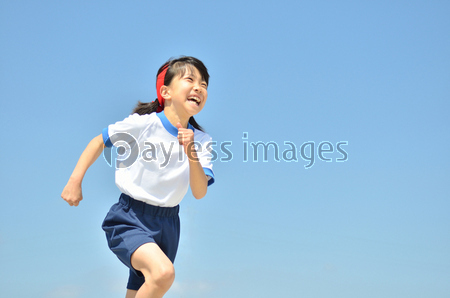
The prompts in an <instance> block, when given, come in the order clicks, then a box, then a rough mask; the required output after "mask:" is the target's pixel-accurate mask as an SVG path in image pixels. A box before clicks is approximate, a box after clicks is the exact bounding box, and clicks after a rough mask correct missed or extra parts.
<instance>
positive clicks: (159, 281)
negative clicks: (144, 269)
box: [152, 264, 175, 289]
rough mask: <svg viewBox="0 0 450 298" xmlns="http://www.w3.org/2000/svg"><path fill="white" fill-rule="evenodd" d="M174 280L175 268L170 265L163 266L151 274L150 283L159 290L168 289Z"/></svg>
mask: <svg viewBox="0 0 450 298" xmlns="http://www.w3.org/2000/svg"><path fill="white" fill-rule="evenodd" d="M174 280H175V268H174V267H173V265H172V264H170V265H166V266H163V267H161V268H159V269H158V270H157V271H155V272H153V273H152V281H153V282H154V283H155V285H156V286H157V287H158V288H161V289H169V288H170V286H172V283H173V281H174Z"/></svg>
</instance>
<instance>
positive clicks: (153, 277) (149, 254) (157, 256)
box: [127, 243, 175, 298]
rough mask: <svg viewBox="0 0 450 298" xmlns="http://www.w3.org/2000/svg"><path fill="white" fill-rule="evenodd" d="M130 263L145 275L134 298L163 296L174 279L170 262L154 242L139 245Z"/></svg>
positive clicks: (173, 271)
mask: <svg viewBox="0 0 450 298" xmlns="http://www.w3.org/2000/svg"><path fill="white" fill-rule="evenodd" d="M131 265H132V266H133V268H134V269H136V270H139V271H141V272H142V274H144V277H145V283H144V284H143V285H142V287H141V288H140V289H139V290H138V291H137V293H136V296H135V297H136V298H144V297H148V298H150V297H152V298H154V297H163V296H164V294H165V293H166V292H167V291H168V290H169V289H170V286H172V283H173V281H174V279H175V270H174V267H173V264H172V262H171V261H170V260H169V258H168V257H167V256H166V255H165V254H164V252H163V251H162V250H161V249H160V248H159V247H158V245H156V244H155V243H146V244H144V245H142V246H140V247H139V248H138V249H137V250H136V251H135V252H134V253H133V254H132V255H131ZM128 291H130V290H128ZM130 294H131V293H130ZM127 295H128V292H127ZM130 297H132V296H130Z"/></svg>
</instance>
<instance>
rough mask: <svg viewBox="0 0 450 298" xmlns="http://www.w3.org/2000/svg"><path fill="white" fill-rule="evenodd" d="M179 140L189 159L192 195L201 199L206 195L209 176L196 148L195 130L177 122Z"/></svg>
mask: <svg viewBox="0 0 450 298" xmlns="http://www.w3.org/2000/svg"><path fill="white" fill-rule="evenodd" d="M177 128H178V140H179V142H180V144H181V145H183V148H184V152H185V153H186V155H187V156H188V160H189V183H190V185H191V190H192V195H193V196H194V197H195V198H196V199H197V200H200V199H201V198H203V197H204V196H205V195H206V192H207V189H208V178H207V177H206V175H205V171H204V170H203V167H202V165H201V164H200V161H199V159H198V156H197V151H195V148H194V146H193V145H194V132H193V131H192V130H191V129H187V128H183V127H182V126H181V124H179V123H178V124H177Z"/></svg>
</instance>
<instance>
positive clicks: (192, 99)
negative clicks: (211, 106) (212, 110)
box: [187, 96, 200, 106]
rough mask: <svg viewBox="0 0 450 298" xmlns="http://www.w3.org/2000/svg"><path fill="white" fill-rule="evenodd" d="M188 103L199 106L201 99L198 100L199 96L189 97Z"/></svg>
mask: <svg viewBox="0 0 450 298" xmlns="http://www.w3.org/2000/svg"><path fill="white" fill-rule="evenodd" d="M187 100H188V101H190V102H193V103H195V104H196V105H197V106H199V105H200V98H198V97H197V96H189V97H188V98H187Z"/></svg>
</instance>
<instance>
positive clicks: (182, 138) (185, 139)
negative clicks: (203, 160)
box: [177, 123, 198, 161]
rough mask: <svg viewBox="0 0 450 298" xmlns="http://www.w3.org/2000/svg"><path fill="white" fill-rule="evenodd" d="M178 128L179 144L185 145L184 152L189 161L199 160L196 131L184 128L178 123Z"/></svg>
mask: <svg viewBox="0 0 450 298" xmlns="http://www.w3.org/2000/svg"><path fill="white" fill-rule="evenodd" d="M177 128H178V142H179V143H180V145H183V147H184V152H185V153H186V155H187V156H188V158H189V160H195V161H196V160H198V159H197V152H196V151H195V143H194V131H193V130H192V129H189V128H184V127H183V126H182V125H181V124H180V123H177Z"/></svg>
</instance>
